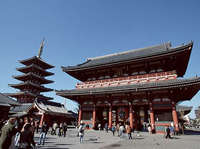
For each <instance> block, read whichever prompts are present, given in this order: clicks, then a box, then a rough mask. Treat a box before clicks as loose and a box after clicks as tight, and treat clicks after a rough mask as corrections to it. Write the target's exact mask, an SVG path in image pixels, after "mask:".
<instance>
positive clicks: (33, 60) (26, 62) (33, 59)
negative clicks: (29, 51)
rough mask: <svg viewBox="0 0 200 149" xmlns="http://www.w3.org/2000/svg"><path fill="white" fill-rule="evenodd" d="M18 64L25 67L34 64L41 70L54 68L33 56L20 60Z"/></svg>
mask: <svg viewBox="0 0 200 149" xmlns="http://www.w3.org/2000/svg"><path fill="white" fill-rule="evenodd" d="M19 62H20V63H22V64H24V65H27V66H28V65H31V64H36V65H39V66H40V67H42V68H43V69H50V68H54V66H52V65H50V64H48V63H46V62H45V61H43V60H42V59H41V58H39V57H37V56H33V57H31V58H28V59H25V60H20V61H19Z"/></svg>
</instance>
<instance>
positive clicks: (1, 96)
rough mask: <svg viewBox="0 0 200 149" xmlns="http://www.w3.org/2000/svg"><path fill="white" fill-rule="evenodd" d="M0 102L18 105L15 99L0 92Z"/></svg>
mask: <svg viewBox="0 0 200 149" xmlns="http://www.w3.org/2000/svg"><path fill="white" fill-rule="evenodd" d="M0 104H7V105H20V103H18V102H17V101H15V100H13V99H11V98H9V97H8V96H6V95H4V94H2V93H0Z"/></svg>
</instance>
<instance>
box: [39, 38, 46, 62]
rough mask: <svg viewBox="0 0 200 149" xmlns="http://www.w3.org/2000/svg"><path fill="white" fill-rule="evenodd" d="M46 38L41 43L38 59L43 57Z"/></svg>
mask: <svg viewBox="0 0 200 149" xmlns="http://www.w3.org/2000/svg"><path fill="white" fill-rule="evenodd" d="M44 40H45V39H44V38H43V39H42V42H41V43H40V49H39V52H38V58H40V57H41V55H42V51H43V48H44Z"/></svg>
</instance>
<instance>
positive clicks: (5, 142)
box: [0, 117, 17, 149]
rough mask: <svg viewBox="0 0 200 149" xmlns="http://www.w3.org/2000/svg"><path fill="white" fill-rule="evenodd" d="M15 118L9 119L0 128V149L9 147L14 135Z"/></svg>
mask: <svg viewBox="0 0 200 149" xmlns="http://www.w3.org/2000/svg"><path fill="white" fill-rule="evenodd" d="M15 121H16V118H15V117H14V118H10V119H9V120H8V122H7V123H6V124H5V125H4V126H3V128H2V134H1V137H0V149H8V148H9V146H10V145H11V141H12V137H13V136H14V135H15V134H16V132H17V129H16V128H15Z"/></svg>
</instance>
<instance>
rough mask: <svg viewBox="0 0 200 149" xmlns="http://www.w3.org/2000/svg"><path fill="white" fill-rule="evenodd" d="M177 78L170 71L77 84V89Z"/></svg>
mask: <svg viewBox="0 0 200 149" xmlns="http://www.w3.org/2000/svg"><path fill="white" fill-rule="evenodd" d="M176 77H177V74H176V73H175V72H174V71H168V72H159V73H151V74H143V75H136V76H127V77H120V78H111V79H104V80H95V81H87V82H81V83H77V85H76V88H78V89H81V88H98V87H108V86H118V85H127V84H136V83H144V82H155V81H161V80H170V79H176Z"/></svg>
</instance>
